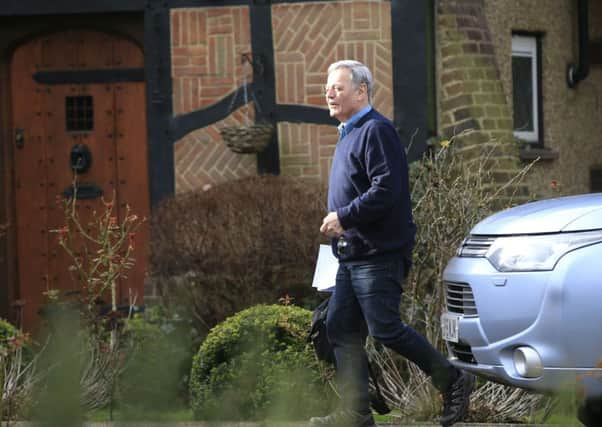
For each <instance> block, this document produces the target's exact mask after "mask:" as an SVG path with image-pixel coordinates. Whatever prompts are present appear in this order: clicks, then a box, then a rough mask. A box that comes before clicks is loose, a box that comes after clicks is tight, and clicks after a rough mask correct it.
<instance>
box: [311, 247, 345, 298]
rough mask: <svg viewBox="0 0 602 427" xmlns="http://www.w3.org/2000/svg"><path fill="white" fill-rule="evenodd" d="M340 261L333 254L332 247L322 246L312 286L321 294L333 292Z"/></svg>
mask: <svg viewBox="0 0 602 427" xmlns="http://www.w3.org/2000/svg"><path fill="white" fill-rule="evenodd" d="M338 269H339V260H338V259H337V258H336V257H335V256H334V255H333V254H332V248H331V247H330V245H320V251H319V252H318V261H317V262H316V270H315V271H314V281H313V283H312V286H313V287H314V288H317V289H318V291H321V292H332V291H334V286H335V283H336V277H337V270H338Z"/></svg>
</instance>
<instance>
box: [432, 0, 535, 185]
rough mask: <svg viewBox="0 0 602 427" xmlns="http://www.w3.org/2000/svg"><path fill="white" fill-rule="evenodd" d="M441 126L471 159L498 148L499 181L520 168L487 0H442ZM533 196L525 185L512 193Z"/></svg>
mask: <svg viewBox="0 0 602 427" xmlns="http://www.w3.org/2000/svg"><path fill="white" fill-rule="evenodd" d="M436 23H437V30H436V32H437V39H436V40H437V42H436V44H437V48H436V52H437V76H438V78H437V83H438V106H439V109H438V112H439V116H438V128H439V130H440V134H441V136H442V137H444V138H448V139H451V140H452V143H453V144H454V145H455V147H456V149H457V150H458V151H459V152H461V153H462V154H463V155H464V156H465V157H467V158H471V157H474V156H475V155H478V154H480V153H484V152H488V153H489V152H492V153H493V155H492V160H493V162H492V165H491V168H492V169H493V174H494V179H495V180H496V181H497V182H499V183H505V182H507V181H508V180H509V179H510V178H511V177H513V176H515V175H516V173H517V172H518V170H519V164H518V150H517V149H516V147H515V145H514V144H513V139H514V138H513V134H512V114H511V111H512V110H511V108H510V106H509V104H508V102H507V99H506V96H505V94H504V90H503V86H502V83H501V81H500V72H499V67H498V63H497V60H496V55H495V52H494V46H493V43H492V36H491V32H490V30H489V26H488V24H487V20H486V17H485V9H484V2H483V0H463V1H456V0H440V1H438V2H437V8H436ZM517 191H518V194H519V196H525V195H526V194H527V188H526V187H525V186H518V187H512V188H509V193H510V194H515V193H516V192H517Z"/></svg>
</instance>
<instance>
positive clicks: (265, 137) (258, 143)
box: [220, 123, 274, 154]
mask: <svg viewBox="0 0 602 427" xmlns="http://www.w3.org/2000/svg"><path fill="white" fill-rule="evenodd" d="M273 133H274V126H273V125H271V124H263V123H260V124H251V125H237V126H226V127H223V128H221V129H220V134H221V135H222V139H223V141H224V143H225V144H226V146H227V147H228V148H229V149H230V150H232V151H234V152H235V153H239V154H249V153H259V152H261V151H263V150H264V149H265V148H266V147H267V146H268V144H269V143H270V140H271V139H272V134H273Z"/></svg>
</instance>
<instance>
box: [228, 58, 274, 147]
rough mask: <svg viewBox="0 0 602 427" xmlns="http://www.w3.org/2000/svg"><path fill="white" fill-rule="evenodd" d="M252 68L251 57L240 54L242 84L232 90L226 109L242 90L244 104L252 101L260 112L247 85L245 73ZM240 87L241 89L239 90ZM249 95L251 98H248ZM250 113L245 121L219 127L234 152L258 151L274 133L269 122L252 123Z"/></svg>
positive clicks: (272, 126)
mask: <svg viewBox="0 0 602 427" xmlns="http://www.w3.org/2000/svg"><path fill="white" fill-rule="evenodd" d="M252 68H254V66H253V62H252V59H251V57H250V55H249V54H246V53H243V54H242V85H241V86H239V87H238V88H237V89H236V91H235V92H234V96H233V97H232V101H231V102H230V107H229V108H228V111H232V108H233V106H234V101H235V100H236V99H237V98H238V96H239V94H240V93H241V92H242V95H243V101H244V105H247V104H248V103H249V101H251V100H252V101H253V103H254V105H255V109H256V110H257V111H258V112H261V108H260V107H259V103H258V102H257V99H256V98H255V94H254V93H253V89H252V88H251V90H249V88H248V87H247V74H249V72H251V69H252ZM241 89H242V90H241ZM249 95H250V96H251V99H249ZM252 120H253V119H252V118H251V117H250V115H248V114H247V118H246V123H245V124H240V125H236V126H226V127H223V128H221V129H220V134H221V135H222V140H223V141H224V143H225V144H226V146H227V147H228V148H229V149H230V150H232V151H234V152H235V153H241V154H248V153H259V152H261V151H263V150H264V149H265V148H266V147H267V146H268V144H269V143H270V141H271V140H272V135H273V133H274V125H272V124H270V123H253V122H252Z"/></svg>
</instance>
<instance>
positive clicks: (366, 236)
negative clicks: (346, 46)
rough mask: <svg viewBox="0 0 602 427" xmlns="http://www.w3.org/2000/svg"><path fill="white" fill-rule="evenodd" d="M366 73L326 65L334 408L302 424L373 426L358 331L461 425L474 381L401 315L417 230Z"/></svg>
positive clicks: (400, 166)
mask: <svg viewBox="0 0 602 427" xmlns="http://www.w3.org/2000/svg"><path fill="white" fill-rule="evenodd" d="M372 87H373V80H372V74H371V73H370V70H369V69H368V68H367V67H366V66H365V65H364V64H362V63H360V62H357V61H351V60H346V61H339V62H336V63H334V64H332V65H331V66H330V67H329V68H328V81H327V83H326V92H325V95H326V102H327V104H328V109H329V111H330V115H331V116H332V117H335V118H337V119H338V120H339V121H340V122H341V125H340V126H339V130H340V139H339V142H338V144H337V146H336V149H335V153H334V158H333V162H332V167H331V172H330V182H329V189H328V211H329V212H328V214H327V215H326V217H325V218H324V219H323V222H322V226H321V227H320V231H321V232H322V233H324V234H325V235H326V236H328V237H330V238H331V239H332V248H333V252H334V254H335V256H337V257H338V259H339V269H338V272H337V277H336V287H335V291H334V292H333V294H332V297H331V299H330V303H329V311H328V318H327V330H328V338H329V340H330V342H331V343H332V345H333V347H334V352H335V356H336V365H337V382H338V385H339V390H340V392H341V397H342V400H341V407H340V408H339V409H338V410H337V411H335V412H333V413H332V414H330V415H327V416H325V417H316V418H312V419H311V420H310V422H309V424H310V426H311V427H318V426H345V427H373V426H375V424H374V420H373V418H372V415H371V411H370V402H369V395H368V377H369V374H368V360H367V356H366V353H365V351H364V344H365V340H366V336H367V334H370V335H371V336H372V337H374V339H376V340H377V341H379V342H381V343H382V344H384V345H385V346H387V347H389V348H390V349H392V350H394V351H396V352H397V353H399V354H401V355H402V356H404V357H406V358H407V359H409V360H411V361H412V362H414V363H415V364H416V365H418V366H419V367H420V369H422V370H423V371H424V372H425V373H426V374H427V375H429V376H430V377H431V379H432V381H433V383H434V385H435V386H436V387H437V388H438V389H439V390H440V391H441V393H442V395H443V404H444V407H443V414H442V416H441V423H442V424H443V425H444V426H449V425H451V424H453V423H455V422H456V421H458V420H459V419H461V418H462V417H463V416H464V414H465V412H466V410H467V408H468V403H469V397H470V393H471V391H472V389H473V386H474V377H473V376H472V375H470V374H468V373H464V372H461V371H459V370H457V369H456V368H455V367H454V366H453V365H451V364H450V363H449V361H448V360H447V359H446V358H445V357H444V356H443V355H442V354H441V353H439V352H438V351H437V350H436V349H435V348H434V347H433V346H432V345H431V344H430V343H429V342H428V341H427V340H426V339H425V338H424V337H423V336H422V335H420V334H419V333H417V332H416V331H415V330H414V329H412V328H411V327H409V326H408V325H406V324H404V323H403V322H402V321H401V319H400V313H399V304H400V301H401V293H402V288H401V283H402V281H403V279H404V278H405V276H406V275H407V272H408V269H409V268H410V264H411V254H412V248H413V246H414V236H415V232H416V227H415V225H414V222H413V219H412V212H411V204H410V191H409V182H408V165H407V160H406V156H405V151H404V148H403V146H402V144H401V142H400V140H399V137H398V135H397V133H396V131H395V127H394V126H393V124H392V123H391V121H390V120H388V119H387V118H385V117H384V116H382V115H381V114H380V113H378V112H377V111H376V110H374V109H373V108H372V107H371V105H370V104H371V95H372Z"/></svg>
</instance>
